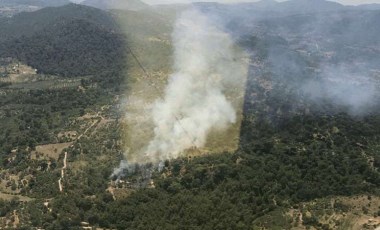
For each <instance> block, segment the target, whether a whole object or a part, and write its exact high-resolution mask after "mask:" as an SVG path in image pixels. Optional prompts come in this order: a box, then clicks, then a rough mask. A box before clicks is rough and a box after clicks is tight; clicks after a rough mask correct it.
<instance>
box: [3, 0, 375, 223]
mask: <svg viewBox="0 0 380 230" xmlns="http://www.w3.org/2000/svg"><path fill="white" fill-rule="evenodd" d="M118 13H119V14H120V12H118ZM134 13H135V14H137V15H138V14H139V13H138V12H134ZM144 13H146V12H144ZM344 15H345V16H346V17H347V18H345V19H344V22H345V23H346V24H343V25H341V26H342V27H344V26H346V25H347V24H349V25H352V24H351V23H354V24H355V23H357V24H359V25H360V23H361V22H362V21H359V22H356V21H355V20H356V19H357V17H356V16H357V12H354V13H344ZM144 16H145V14H144ZM325 16H326V15H322V16H320V15H319V16H318V15H317V16H316V15H313V14H310V15H307V16H305V15H304V16H302V17H306V19H305V20H302V23H305V24H303V25H298V26H299V27H301V28H306V29H305V30H302V31H300V32H299V33H298V32H295V31H294V30H293V27H292V26H291V25H293V26H294V21H297V22H299V23H301V22H300V21H299V20H295V18H297V17H299V16H289V17H288V16H286V17H283V18H280V19H278V18H274V19H271V20H259V21H258V22H257V21H256V20H258V19H255V20H254V21H253V22H252V23H257V25H258V26H259V28H265V27H266V26H268V25H270V26H268V28H269V29H268V30H266V31H265V33H261V31H260V33H259V32H257V33H254V32H252V31H247V33H246V34H243V35H242V36H241V37H239V38H237V43H238V44H239V45H240V46H241V47H242V48H243V49H245V50H246V51H247V52H249V53H250V57H249V59H250V60H249V61H250V62H251V63H255V64H256V65H250V69H249V78H248V81H247V84H246V89H245V93H244V95H245V96H244V109H243V117H244V119H243V121H242V125H241V132H240V137H239V138H240V139H239V147H238V149H237V150H236V151H234V152H232V153H231V152H221V153H218V154H205V155H201V156H196V157H192V158H190V157H183V158H179V159H172V160H167V161H165V162H164V167H163V170H162V171H147V169H150V168H151V167H152V165H149V164H148V165H137V166H136V168H137V169H136V170H135V172H134V173H130V174H128V175H127V176H126V177H122V178H111V177H110V175H111V174H112V171H113V169H114V168H115V167H116V166H117V165H118V164H119V162H120V160H123V151H124V147H125V146H124V143H123V138H124V136H123V135H124V134H123V129H125V127H124V126H123V125H124V124H123V122H122V117H123V116H124V115H125V114H124V113H125V111H123V110H122V108H120V106H119V105H120V100H121V99H120V98H123V96H125V92H124V90H125V89H128V83H127V81H126V78H127V79H128V77H129V76H128V68H130V65H131V62H130V59H128V57H129V56H128V54H126V47H127V46H128V45H130V46H132V45H133V44H132V43H129V40H128V38H126V37H125V36H124V34H122V33H121V32H120V30H119V29H120V28H118V25H117V23H116V21H115V18H114V17H115V15H114V14H112V11H111V12H104V11H101V10H98V9H95V8H91V7H86V6H80V5H75V4H70V5H66V6H63V7H57V8H44V9H42V10H40V11H36V12H32V13H21V14H18V15H16V16H14V17H12V18H0V49H1V51H2V52H1V53H0V67H1V68H0V70H2V69H4V70H6V71H4V72H0V74H2V75H1V82H0V130H1V132H0V159H1V161H0V228H2V227H3V226H5V228H7V229H36V228H42V229H47V230H49V229H52V230H53V229H54V230H59V229H62V230H63V229H83V228H84V227H93V228H104V229H144V230H145V229H165V230H166V229H292V228H295V227H297V226H298V224H299V223H296V222H295V221H294V219H293V218H292V217H291V216H290V215H288V214H287V213H289V210H299V212H300V213H302V215H303V216H304V217H303V223H302V224H303V226H305V228H306V229H323V230H327V229H336V228H333V227H331V226H332V225H331V224H327V223H326V222H325V221H324V220H323V219H322V218H319V217H318V216H317V215H314V213H313V214H310V215H308V214H307V213H309V212H310V211H311V210H310V209H308V208H307V206H306V205H305V204H306V203H307V202H314V203H318V202H319V201H320V199H325V198H334V199H335V198H336V197H354V196H359V195H361V196H365V197H367V198H368V200H371V199H372V200H376V197H379V196H380V193H379V192H380V190H379V188H380V173H379V168H380V154H379V153H380V144H379V143H380V114H379V111H380V99H379V95H377V94H376V95H375V97H374V99H373V100H372V101H371V103H368V105H367V104H365V103H363V104H362V105H360V106H356V104H352V103H350V102H349V103H346V104H345V102H346V101H343V102H344V103H340V102H341V101H339V102H337V101H334V100H331V98H329V97H328V96H329V94H328V93H326V94H323V96H325V97H322V96H321V97H315V96H313V95H311V93H310V92H308V91H305V88H304V87H303V86H304V85H306V83H308V82H309V81H311V80H313V81H314V80H315V79H319V77H321V75H322V73H323V71H319V70H321V69H323V67H324V66H325V65H326V62H327V61H326V60H327V59H328V58H326V53H324V52H325V51H326V52H327V51H331V50H333V51H334V52H336V56H334V58H335V59H332V62H334V64H341V63H350V64H351V66H354V67H355V63H356V61H358V60H359V61H358V62H360V61H363V60H364V62H366V65H365V66H364V67H363V68H361V69H358V70H357V72H356V73H360V74H362V75H365V76H367V75H369V76H372V75H371V74H373V73H375V74H376V73H377V72H376V71H372V72H371V71H369V70H368V71H365V70H364V69H370V68H377V67H376V66H378V65H377V64H378V60H380V59H379V58H378V52H375V51H373V50H372V49H370V48H368V49H364V48H363V47H360V46H358V47H351V48H350V49H347V47H346V46H345V45H349V44H350V42H352V41H349V39H348V36H347V37H345V35H346V34H344V33H341V34H339V33H338V35H336V34H335V35H336V37H334V35H332V34H328V36H330V38H331V39H330V40H329V41H325V40H323V42H321V43H320V46H321V47H322V48H318V49H317V48H315V44H314V43H312V44H311V45H310V47H308V46H307V45H305V46H299V43H302V41H309V40H310V37H307V36H308V35H309V34H310V31H308V30H307V28H310V27H309V24H308V23H310V22H313V21H314V19H315V17H322V18H324V17H325ZM365 16H366V17H364V16H363V17H364V18H366V19H368V20H369V19H372V20H373V21H376V20H377V17H378V12H367V13H366V14H365ZM331 17H332V18H333V16H331ZM48 18H49V20H47V19H48ZM146 20H147V21H149V18H147V19H146ZM326 20H327V19H326ZM354 21H355V22H354ZM30 24H33V25H34V27H31V28H28V27H29V25H30ZM369 24H371V23H369ZM255 25H256V24H255ZM371 25H372V24H371ZM229 26H231V28H229V29H231V31H232V32H233V31H234V30H239V29H241V28H240V27H234V26H233V24H232V23H231V24H230V25H229ZM298 26H296V27H298ZM328 26H331V25H327V27H328ZM334 26H335V24H334ZM232 27H233V28H232ZM356 27H357V26H356V24H355V28H356ZM243 29H244V30H246V28H243ZM231 31H230V32H231ZM323 31H329V32H331V30H326V28H321V30H320V31H317V32H316V33H319V32H321V33H322V32H323ZM3 32H4V33H3ZM314 32H315V31H314ZM237 33H238V32H237ZM374 33H375V32H374ZM375 35H376V34H374V35H373V36H368V37H367V38H368V40H367V41H366V44H367V43H370V44H371V46H376V45H378V44H377V42H378V41H377V40H374V39H373V37H375ZM342 37H343V38H347V39H346V40H344V41H345V42H344V44H343V42H341V41H342V40H341V38H342ZM324 42H325V43H324ZM307 44H308V43H307ZM338 44H341V46H339V45H338ZM321 50H322V51H321ZM348 50H349V51H348ZM347 52H349V53H350V54H352V55H347ZM305 53H306V54H305ZM343 57H348V58H347V59H345V58H343ZM368 60H372V61H371V62H369V61H368ZM328 61H331V60H328ZM280 62H281V63H282V64H281V65H279V64H278V63H280ZM26 66H27V67H28V68H26ZM343 66H345V65H343ZM21 67H22V68H24V69H31V71H30V70H29V72H30V73H29V72H28V73H26V74H23V73H20V72H22V68H21ZM367 67H368V68H367ZM17 68H20V69H21V71H19V70H18V69H17ZM34 69H37V71H36V72H34V71H33V70H34ZM345 70H351V69H350V68H348V67H347V68H346V69H345ZM10 76H16V77H17V79H18V81H8V80H7V79H8V78H10ZM376 76H377V77H378V75H375V79H377V78H376ZM23 77H25V78H26V79H27V80H23ZM19 79H20V80H19ZM268 82H269V83H268ZM377 83H378V82H377ZM375 86H376V87H378V85H376V84H375ZM376 90H379V88H376ZM322 92H324V91H322ZM377 92H378V91H377ZM358 111H359V112H358ZM47 145H53V146H54V148H55V150H53V151H51V152H52V153H51V155H46V154H45V155H44V154H40V153H38V151H37V150H40V151H43V148H44V147H46V146H47ZM60 145H62V146H63V147H62V148H61V149H60V148H58V147H56V146H60ZM41 149H42V150H41ZM65 153H67V154H65ZM66 164H68V165H69V166H68V167H67V168H66ZM147 172H151V174H149V173H148V174H149V176H146V174H147ZM63 175H64V176H63ZM59 185H62V188H63V189H62V190H61V188H60V187H59ZM5 195H6V196H5ZM9 196H11V197H12V198H11V199H9V198H8V197H9ZM318 204H321V205H322V204H323V202H320V203H318ZM332 209H333V211H332V212H334V213H339V214H342V215H343V214H345V215H346V214H347V213H348V212H349V211H350V208H349V207H348V206H346V205H344V204H342V203H339V202H336V205H334V206H333V208H332ZM368 210H370V211H368ZM373 210H374V211H373ZM373 210H372V209H370V208H369V207H364V208H363V212H366V215H369V216H371V217H373V218H376V217H378V216H380V209H379V207H373ZM318 211H321V210H318ZM15 213H16V214H17V218H18V219H19V223H18V225H12V224H11V223H14V222H15V221H14V220H15V218H16V214H15ZM347 215H348V214H347ZM7 220H11V221H10V222H9V221H8V222H7ZM12 220H13V221H12ZM335 226H340V227H341V226H344V225H343V223H336V225H335Z"/></svg>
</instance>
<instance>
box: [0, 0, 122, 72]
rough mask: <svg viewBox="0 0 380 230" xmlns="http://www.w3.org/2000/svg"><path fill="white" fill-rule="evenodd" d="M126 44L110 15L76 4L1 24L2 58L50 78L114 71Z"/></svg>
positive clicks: (0, 44) (20, 15) (49, 9)
mask: <svg viewBox="0 0 380 230" xmlns="http://www.w3.org/2000/svg"><path fill="white" fill-rule="evenodd" d="M122 40H123V39H122V37H121V36H119V35H118V33H117V25H116V23H115V22H114V20H113V18H112V17H111V16H110V15H109V14H108V13H106V12H103V11H101V10H98V9H95V8H92V7H87V6H81V5H75V4H70V5H66V6H62V7H49V8H45V9H42V10H39V11H36V12H32V13H21V14H18V15H16V16H14V17H13V18H7V19H2V20H1V21H0V49H1V51H2V52H1V53H0V55H1V57H3V58H5V57H12V58H16V59H18V60H20V61H22V62H24V63H26V64H28V65H30V66H32V67H33V68H36V69H38V71H39V72H41V73H47V74H55V75H63V76H79V75H90V74H95V73H99V72H101V71H103V70H105V69H107V68H108V69H109V68H114V67H116V65H118V63H120V61H121V60H122V55H123V49H122V48H121V47H122V46H123V41H122Z"/></svg>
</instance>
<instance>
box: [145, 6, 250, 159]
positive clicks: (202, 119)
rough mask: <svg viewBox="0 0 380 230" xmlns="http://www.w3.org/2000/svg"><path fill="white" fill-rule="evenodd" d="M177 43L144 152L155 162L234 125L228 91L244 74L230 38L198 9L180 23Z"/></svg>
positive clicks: (154, 110)
mask: <svg viewBox="0 0 380 230" xmlns="http://www.w3.org/2000/svg"><path fill="white" fill-rule="evenodd" d="M173 41H174V46H175V55H174V56H175V60H174V71H175V73H174V74H173V75H172V76H171V77H170V80H169V83H168V86H167V88H166V92H165V96H164V98H163V99H162V100H159V101H157V102H156V104H155V106H154V108H153V118H154V124H155V129H154V138H153V140H152V141H151V142H150V143H149V146H148V148H147V150H146V153H147V156H148V158H149V159H150V160H153V161H156V160H163V159H170V158H175V157H178V156H179V154H180V153H181V152H183V151H184V150H186V149H188V148H191V147H202V146H204V144H205V143H206V140H207V134H208V133H209V132H210V130H211V129H213V128H217V129H223V128H225V127H226V126H228V125H229V124H231V123H234V122H236V112H235V110H234V108H233V107H232V105H231V103H230V102H229V101H228V99H227V98H226V96H225V94H224V91H225V88H226V87H231V83H233V81H234V80H237V81H238V80H239V79H242V77H243V76H244V75H243V74H244V71H243V69H242V65H241V64H239V63H237V62H236V56H235V52H234V44H233V41H232V39H231V38H230V37H229V35H228V34H226V33H224V32H222V31H221V30H219V29H218V28H217V27H216V26H215V25H212V24H211V23H210V21H209V20H208V19H207V17H206V16H204V15H202V14H200V13H199V12H198V11H196V10H189V11H186V12H184V13H183V14H182V16H181V17H180V18H179V19H178V21H177V23H176V25H175V31H174V33H173Z"/></svg>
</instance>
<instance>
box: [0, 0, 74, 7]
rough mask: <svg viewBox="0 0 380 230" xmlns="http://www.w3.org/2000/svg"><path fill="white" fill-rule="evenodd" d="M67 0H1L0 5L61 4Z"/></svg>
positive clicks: (46, 5) (67, 1) (66, 2)
mask: <svg viewBox="0 0 380 230" xmlns="http://www.w3.org/2000/svg"><path fill="white" fill-rule="evenodd" d="M69 3H70V1H69V0H1V1H0V6H2V5H5V6H14V5H33V6H39V7H48V6H63V5H66V4H69Z"/></svg>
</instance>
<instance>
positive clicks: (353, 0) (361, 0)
mask: <svg viewBox="0 0 380 230" xmlns="http://www.w3.org/2000/svg"><path fill="white" fill-rule="evenodd" d="M142 1H144V2H146V3H149V4H160V3H186V2H187V3H188V2H223V3H234V2H243V1H244V2H256V1H258V0H203V1H202V0H142ZM278 1H284V0H278ZM331 1H335V2H339V3H342V4H345V5H360V4H366V3H380V0H331Z"/></svg>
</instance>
